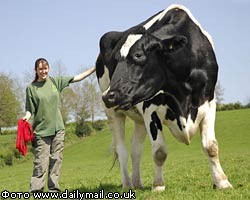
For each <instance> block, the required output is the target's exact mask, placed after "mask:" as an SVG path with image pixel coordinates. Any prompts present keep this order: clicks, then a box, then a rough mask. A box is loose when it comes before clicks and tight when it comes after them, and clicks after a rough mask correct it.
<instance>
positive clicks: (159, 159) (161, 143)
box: [140, 105, 167, 191]
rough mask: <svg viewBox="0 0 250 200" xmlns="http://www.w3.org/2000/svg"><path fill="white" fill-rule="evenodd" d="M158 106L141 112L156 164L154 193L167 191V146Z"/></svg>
mask: <svg viewBox="0 0 250 200" xmlns="http://www.w3.org/2000/svg"><path fill="white" fill-rule="evenodd" d="M157 108H158V107H157V106H153V105H152V106H150V107H149V108H146V109H145V110H142V109H141V110H140V112H142V114H143V118H144V122H145V127H146V129H147V132H148V134H149V138H150V142H151V145H152V154H153V159H154V163H155V177H154V181H153V188H152V189H153V191H163V190H165V184H164V177H163V165H164V162H165V160H166V158H167V146H166V142H165V138H164V136H163V134H162V121H161V119H160V117H159V116H158V114H157V112H156V110H157Z"/></svg>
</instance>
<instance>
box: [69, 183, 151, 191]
mask: <svg viewBox="0 0 250 200" xmlns="http://www.w3.org/2000/svg"><path fill="white" fill-rule="evenodd" d="M75 190H78V191H79V192H81V193H86V192H91V193H99V192H100V191H101V190H104V193H108V192H120V193H121V192H127V191H129V189H122V185H115V184H110V183H101V184H99V186H97V187H85V186H81V187H80V188H75V189H70V191H71V192H72V191H75ZM132 190H133V191H135V192H137V191H140V192H143V191H151V187H144V188H143V189H140V190H139V189H136V190H134V189H132Z"/></svg>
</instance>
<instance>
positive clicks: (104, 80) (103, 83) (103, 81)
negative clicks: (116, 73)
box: [99, 65, 110, 92]
mask: <svg viewBox="0 0 250 200" xmlns="http://www.w3.org/2000/svg"><path fill="white" fill-rule="evenodd" d="M109 83H110V78H109V71H108V69H107V67H106V66H105V65H104V74H103V75H102V77H100V78H99V86H100V89H101V91H102V92H104V91H105V90H107V88H108V87H109Z"/></svg>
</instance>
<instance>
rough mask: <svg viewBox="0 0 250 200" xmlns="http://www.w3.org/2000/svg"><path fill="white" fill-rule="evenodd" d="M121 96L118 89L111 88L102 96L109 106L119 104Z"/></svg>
mask: <svg viewBox="0 0 250 200" xmlns="http://www.w3.org/2000/svg"><path fill="white" fill-rule="evenodd" d="M119 96H120V95H119V92H118V91H112V90H109V91H108V92H107V93H106V94H104V95H103V96H102V100H103V102H104V103H105V106H106V107H107V108H111V107H114V106H116V105H118V101H119Z"/></svg>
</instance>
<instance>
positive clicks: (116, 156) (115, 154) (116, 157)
mask: <svg viewBox="0 0 250 200" xmlns="http://www.w3.org/2000/svg"><path fill="white" fill-rule="evenodd" d="M117 160H118V154H117V153H116V152H114V157H113V163H112V166H111V167H110V169H109V172H111V170H112V169H113V168H114V166H115V163H116V161H117Z"/></svg>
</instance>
